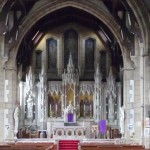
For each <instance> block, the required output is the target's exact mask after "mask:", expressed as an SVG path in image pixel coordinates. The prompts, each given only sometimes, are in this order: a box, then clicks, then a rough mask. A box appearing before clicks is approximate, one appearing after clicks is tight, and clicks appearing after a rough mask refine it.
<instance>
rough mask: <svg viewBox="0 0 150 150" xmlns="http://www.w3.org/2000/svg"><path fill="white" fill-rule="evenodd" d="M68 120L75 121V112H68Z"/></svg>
mask: <svg viewBox="0 0 150 150" xmlns="http://www.w3.org/2000/svg"><path fill="white" fill-rule="evenodd" d="M68 122H73V114H72V113H68Z"/></svg>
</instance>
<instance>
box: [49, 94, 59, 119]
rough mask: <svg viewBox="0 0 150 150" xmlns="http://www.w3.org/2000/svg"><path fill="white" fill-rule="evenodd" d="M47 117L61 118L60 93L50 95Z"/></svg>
mask: <svg viewBox="0 0 150 150" xmlns="http://www.w3.org/2000/svg"><path fill="white" fill-rule="evenodd" d="M48 106H49V108H48V110H49V111H48V117H61V93H55V92H54V93H50V94H49V99H48Z"/></svg>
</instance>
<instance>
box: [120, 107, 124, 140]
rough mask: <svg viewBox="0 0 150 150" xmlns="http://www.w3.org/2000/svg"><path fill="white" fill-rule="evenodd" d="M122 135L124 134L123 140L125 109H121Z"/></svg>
mask: <svg viewBox="0 0 150 150" xmlns="http://www.w3.org/2000/svg"><path fill="white" fill-rule="evenodd" d="M120 133H121V134H122V138H123V134H124V108H123V107H120Z"/></svg>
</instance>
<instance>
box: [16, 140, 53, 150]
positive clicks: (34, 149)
mask: <svg viewBox="0 0 150 150" xmlns="http://www.w3.org/2000/svg"><path fill="white" fill-rule="evenodd" d="M53 146H54V143H50V142H37V143H35V142H33V143H29V142H27V143H21V142H19V143H16V144H15V150H19V149H21V150H45V149H47V148H48V147H49V149H50V148H51V149H52V148H53ZM51 149H50V150H51Z"/></svg>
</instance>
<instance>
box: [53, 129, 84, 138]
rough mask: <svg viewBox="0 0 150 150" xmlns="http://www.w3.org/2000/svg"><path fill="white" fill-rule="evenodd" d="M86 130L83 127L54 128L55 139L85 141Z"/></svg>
mask: <svg viewBox="0 0 150 150" xmlns="http://www.w3.org/2000/svg"><path fill="white" fill-rule="evenodd" d="M85 135H86V128H85V127H81V126H63V127H53V138H54V139H65V138H67V139H69V138H70V139H84V138H85Z"/></svg>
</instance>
